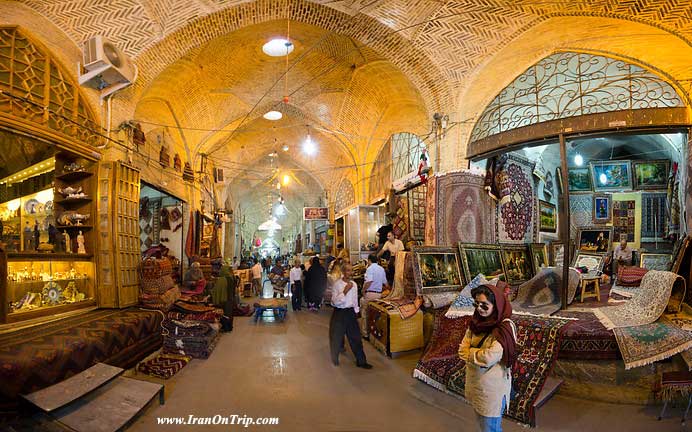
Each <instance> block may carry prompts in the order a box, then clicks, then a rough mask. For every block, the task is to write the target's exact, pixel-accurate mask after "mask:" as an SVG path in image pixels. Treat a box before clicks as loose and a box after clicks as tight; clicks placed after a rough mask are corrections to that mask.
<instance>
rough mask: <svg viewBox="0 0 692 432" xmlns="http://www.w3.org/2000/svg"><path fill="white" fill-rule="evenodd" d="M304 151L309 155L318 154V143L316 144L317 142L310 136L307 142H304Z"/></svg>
mask: <svg viewBox="0 0 692 432" xmlns="http://www.w3.org/2000/svg"><path fill="white" fill-rule="evenodd" d="M303 151H304V152H305V153H306V154H307V155H308V156H314V155H315V154H317V144H315V142H314V141H313V140H312V139H311V138H310V137H309V136H308V138H307V139H306V140H305V143H303Z"/></svg>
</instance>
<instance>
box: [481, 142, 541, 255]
mask: <svg viewBox="0 0 692 432" xmlns="http://www.w3.org/2000/svg"><path fill="white" fill-rule="evenodd" d="M499 158H500V162H498V163H499V164H500V165H501V166H502V168H501V169H500V170H499V171H498V173H497V178H496V182H497V185H498V188H499V193H500V196H499V201H498V205H497V218H496V221H497V237H498V241H499V242H500V243H514V244H516V243H531V242H532V241H533V237H534V232H535V225H536V221H535V215H536V194H535V192H534V183H533V168H534V164H533V163H532V162H529V161H528V160H527V159H525V158H522V157H518V156H515V155H511V154H504V155H501V156H499ZM502 159H504V160H502ZM482 222H483V223H485V224H488V223H489V222H492V221H490V220H486V221H482Z"/></svg>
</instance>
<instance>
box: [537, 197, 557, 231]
mask: <svg viewBox="0 0 692 432" xmlns="http://www.w3.org/2000/svg"><path fill="white" fill-rule="evenodd" d="M538 214H539V221H540V223H539V231H543V232H557V208H556V207H555V204H551V203H549V202H547V201H543V200H538Z"/></svg>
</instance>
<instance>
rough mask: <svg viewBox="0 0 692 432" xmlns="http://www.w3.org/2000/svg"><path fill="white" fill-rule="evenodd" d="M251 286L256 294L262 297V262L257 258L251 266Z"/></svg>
mask: <svg viewBox="0 0 692 432" xmlns="http://www.w3.org/2000/svg"><path fill="white" fill-rule="evenodd" d="M252 288H253V291H254V292H255V295H256V296H259V297H262V264H260V262H259V260H257V261H255V265H253V266H252Z"/></svg>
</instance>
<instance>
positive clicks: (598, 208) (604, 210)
mask: <svg viewBox="0 0 692 432" xmlns="http://www.w3.org/2000/svg"><path fill="white" fill-rule="evenodd" d="M612 212H613V209H612V204H611V196H610V195H594V196H593V223H594V224H607V223H610V221H611V219H612Z"/></svg>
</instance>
